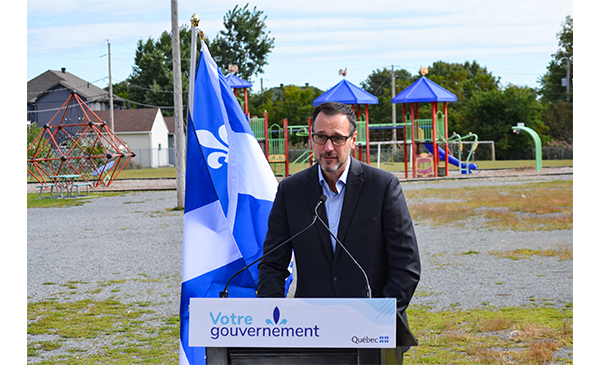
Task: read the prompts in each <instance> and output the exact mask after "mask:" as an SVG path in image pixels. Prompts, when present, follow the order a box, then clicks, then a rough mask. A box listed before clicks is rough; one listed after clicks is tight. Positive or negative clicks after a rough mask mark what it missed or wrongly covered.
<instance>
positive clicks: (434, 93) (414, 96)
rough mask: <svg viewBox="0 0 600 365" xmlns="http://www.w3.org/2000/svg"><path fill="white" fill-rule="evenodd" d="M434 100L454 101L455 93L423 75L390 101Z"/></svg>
mask: <svg viewBox="0 0 600 365" xmlns="http://www.w3.org/2000/svg"><path fill="white" fill-rule="evenodd" d="M435 101H456V95H454V94H452V93H451V92H450V91H448V90H446V89H444V88H443V87H441V86H440V85H438V84H436V83H435V82H433V81H431V80H429V79H428V78H426V77H425V76H423V77H421V78H420V79H418V80H417V81H415V82H414V83H413V84H412V85H410V86H409V87H408V88H406V89H404V90H403V91H402V92H401V93H400V94H398V95H396V96H394V98H393V99H392V103H394V104H403V103H427V102H435Z"/></svg>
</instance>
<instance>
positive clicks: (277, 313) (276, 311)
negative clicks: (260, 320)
mask: <svg viewBox="0 0 600 365" xmlns="http://www.w3.org/2000/svg"><path fill="white" fill-rule="evenodd" d="M280 317H281V313H280V311H279V308H278V307H275V308H274V309H273V320H271V318H267V319H266V320H265V322H266V323H267V324H270V325H273V326H277V325H280V326H281V325H284V324H286V323H287V319H285V318H284V319H282V320H281V322H279V318H280Z"/></svg>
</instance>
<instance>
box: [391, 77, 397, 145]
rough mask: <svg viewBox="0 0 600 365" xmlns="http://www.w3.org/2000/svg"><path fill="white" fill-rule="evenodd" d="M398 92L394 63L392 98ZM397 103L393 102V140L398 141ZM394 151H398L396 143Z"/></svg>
mask: <svg viewBox="0 0 600 365" xmlns="http://www.w3.org/2000/svg"><path fill="white" fill-rule="evenodd" d="M395 93H396V74H395V73H394V65H392V99H393V98H394V96H396V95H394V94H395ZM396 138H397V136H396V104H394V103H392V142H396ZM393 150H394V153H395V152H396V145H395V144H394V147H393Z"/></svg>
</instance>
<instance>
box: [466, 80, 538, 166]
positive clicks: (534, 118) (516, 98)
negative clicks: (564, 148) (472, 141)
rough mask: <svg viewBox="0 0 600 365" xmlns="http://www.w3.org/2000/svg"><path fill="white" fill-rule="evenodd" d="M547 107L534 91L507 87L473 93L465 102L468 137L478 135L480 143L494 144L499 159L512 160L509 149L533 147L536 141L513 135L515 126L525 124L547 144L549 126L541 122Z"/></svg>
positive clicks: (526, 88) (513, 86) (527, 88)
mask: <svg viewBox="0 0 600 365" xmlns="http://www.w3.org/2000/svg"><path fill="white" fill-rule="evenodd" d="M543 111H544V107H543V106H542V104H540V103H539V102H538V101H537V94H536V91H535V89H532V88H529V87H520V86H515V85H508V86H507V87H506V88H505V89H504V90H490V91H484V92H479V93H475V94H473V95H472V96H471V97H470V98H469V99H467V100H466V101H465V103H464V107H463V110H462V112H463V115H464V117H465V123H464V125H463V127H464V128H465V130H464V131H461V132H459V134H461V135H465V134H467V133H468V132H473V133H475V134H477V136H478V137H479V140H482V141H494V142H495V147H496V156H497V157H498V158H500V159H507V158H509V157H510V156H509V150H511V149H514V148H523V147H529V146H533V140H532V139H531V138H527V136H524V135H516V134H515V133H513V132H512V128H511V127H513V126H516V125H518V123H524V124H525V126H527V127H529V128H531V129H533V130H534V131H536V132H537V133H538V135H539V136H540V138H541V139H542V143H545V142H547V141H548V139H549V137H548V136H547V132H548V127H547V126H546V125H545V124H544V123H543V122H542V112H543Z"/></svg>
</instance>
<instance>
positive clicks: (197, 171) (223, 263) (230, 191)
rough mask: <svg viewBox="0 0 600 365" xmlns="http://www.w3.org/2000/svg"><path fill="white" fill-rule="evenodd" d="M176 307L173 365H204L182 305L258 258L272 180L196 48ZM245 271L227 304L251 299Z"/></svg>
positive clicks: (254, 272)
mask: <svg viewBox="0 0 600 365" xmlns="http://www.w3.org/2000/svg"><path fill="white" fill-rule="evenodd" d="M188 110H189V111H188V129H187V163H186V164H187V167H186V181H185V185H186V192H185V212H184V223H183V224H184V226H183V252H182V284H181V307H180V355H179V363H180V364H185V365H188V364H205V363H206V351H205V348H203V347H189V346H188V338H189V311H188V309H189V302H190V298H193V297H199V298H214V297H218V296H219V292H220V291H222V290H223V289H224V287H225V285H226V283H227V281H228V280H229V279H230V278H231V276H232V275H233V274H234V273H236V272H237V271H238V270H240V269H241V268H243V267H244V266H245V265H246V264H248V263H250V262H252V261H253V260H255V259H257V258H258V257H260V255H262V244H263V242H264V239H265V236H266V233H267V222H268V216H269V213H270V211H271V207H272V206H273V199H274V198H275V193H276V190H277V180H276V179H275V175H274V174H273V171H272V170H271V168H270V166H269V164H268V162H267V160H266V158H265V156H264V154H263V152H262V149H261V148H260V146H259V144H258V142H257V140H256V138H255V136H254V134H253V133H252V130H251V129H250V125H249V123H248V120H247V118H246V116H245V115H244V114H243V111H242V109H241V107H240V105H239V103H238V101H237V99H236V97H235V95H234V94H233V92H232V91H231V87H230V86H229V85H228V84H227V81H226V79H225V77H224V76H223V74H222V73H221V72H220V71H219V69H218V67H217V65H216V64H215V62H214V61H213V59H212V57H211V55H210V52H209V51H208V48H207V47H206V44H205V43H204V41H201V53H200V60H199V63H198V69H197V72H196V79H195V83H194V97H193V101H192V102H191V104H190V105H189V108H188ZM257 282H258V269H257V266H256V265H253V266H252V267H251V268H250V269H249V270H245V271H243V272H242V273H241V274H240V275H238V276H237V277H236V278H235V279H234V280H233V281H232V282H231V284H230V285H229V288H228V291H229V296H230V297H255V296H256V283H257Z"/></svg>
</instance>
